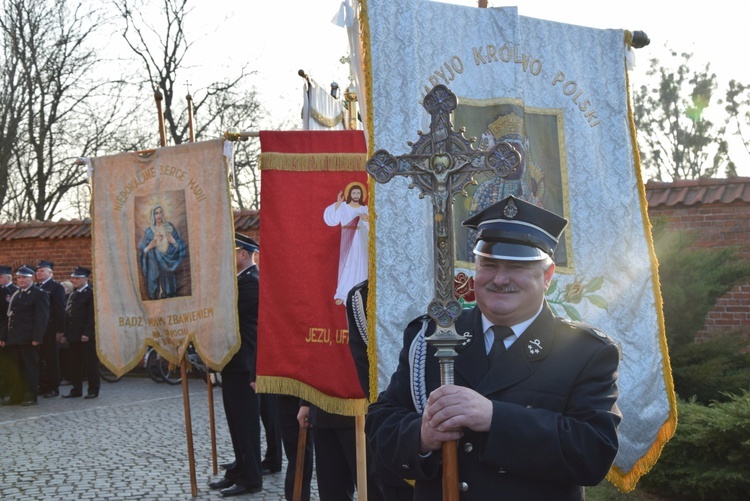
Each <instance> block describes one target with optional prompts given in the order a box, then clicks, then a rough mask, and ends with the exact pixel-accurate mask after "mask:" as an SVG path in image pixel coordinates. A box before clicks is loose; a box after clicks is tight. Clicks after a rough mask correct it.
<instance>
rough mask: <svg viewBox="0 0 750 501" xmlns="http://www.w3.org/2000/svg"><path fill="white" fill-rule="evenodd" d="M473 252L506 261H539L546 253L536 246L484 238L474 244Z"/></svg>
mask: <svg viewBox="0 0 750 501" xmlns="http://www.w3.org/2000/svg"><path fill="white" fill-rule="evenodd" d="M474 254H476V255H477V256H484V257H491V258H493V259H505V260H507V261H540V260H542V259H544V258H546V257H547V254H546V253H545V252H544V251H543V250H542V249H539V248H538V247H531V246H529V245H520V244H511V243H507V242H486V241H484V240H480V241H479V242H477V244H476V245H475V246H474Z"/></svg>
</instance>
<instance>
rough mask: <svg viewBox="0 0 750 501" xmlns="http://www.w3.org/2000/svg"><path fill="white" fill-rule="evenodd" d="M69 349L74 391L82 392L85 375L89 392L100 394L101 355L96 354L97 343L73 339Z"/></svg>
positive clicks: (71, 382)
mask: <svg viewBox="0 0 750 501" xmlns="http://www.w3.org/2000/svg"><path fill="white" fill-rule="evenodd" d="M68 350H69V353H68V355H69V356H70V377H71V379H70V384H71V386H72V391H74V392H78V393H82V389H83V377H84V376H86V384H87V386H88V388H87V389H86V391H87V393H94V394H96V395H98V394H99V386H100V385H101V379H100V377H99V357H98V356H97V354H96V343H95V342H94V341H86V342H81V341H77V342H76V341H71V342H70V347H69V348H68Z"/></svg>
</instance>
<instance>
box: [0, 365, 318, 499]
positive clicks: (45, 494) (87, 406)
mask: <svg viewBox="0 0 750 501" xmlns="http://www.w3.org/2000/svg"><path fill="white" fill-rule="evenodd" d="M69 389H70V387H69V386H67V387H62V391H63V392H65V393H67V392H68V391H69ZM84 391H85V384H84ZM213 395H214V416H215V422H216V447H217V455H218V463H219V464H221V463H223V462H226V461H228V460H231V459H232V457H233V454H232V447H231V442H230V438H229V432H228V430H227V426H226V419H225V417H224V410H223V406H222V400H221V390H220V389H219V388H215V389H214V391H213ZM189 399H190V409H191V419H192V430H193V446H194V450H195V471H196V483H197V496H195V497H193V496H192V492H191V482H190V466H189V461H188V452H187V450H188V446H187V436H186V433H185V417H184V406H183V398H182V386H180V385H177V386H170V385H167V384H164V383H161V384H159V383H155V382H153V381H152V380H150V379H148V378H140V377H125V378H123V379H122V380H120V381H119V382H117V383H106V382H102V388H101V392H100V394H99V398H97V399H90V400H84V399H82V398H74V399H63V398H59V397H58V398H41V397H40V398H39V405H37V406H32V407H20V406H10V407H0V499H2V500H4V501H8V500H24V501H28V500H50V501H59V500H66V501H67V500H80V499H88V500H97V501H98V500H131V499H139V500H141V499H144V500H160V501H161V500H190V499H197V500H216V499H224V498H222V497H221V495H220V494H219V492H218V491H212V490H211V489H209V488H208V485H207V484H208V482H210V481H212V480H215V479H218V478H220V476H221V470H219V476H214V475H213V460H212V456H211V432H210V421H209V410H208V391H207V385H206V384H204V383H203V382H202V381H201V380H200V379H193V378H190V380H189ZM285 471H286V460H285V461H284V465H283V467H282V471H281V472H280V473H276V474H274V475H269V476H265V477H263V480H264V485H263V487H264V489H263V492H262V493H259V494H252V495H246V496H238V497H236V498H227V499H259V500H260V499H262V500H283V499H284V472H285ZM314 482H315V480H314V478H313V486H312V490H313V492H314V494H313V499H314V500H319V497H318V496H317V493H315V491H316V490H317V489H316V485H315V483H314Z"/></svg>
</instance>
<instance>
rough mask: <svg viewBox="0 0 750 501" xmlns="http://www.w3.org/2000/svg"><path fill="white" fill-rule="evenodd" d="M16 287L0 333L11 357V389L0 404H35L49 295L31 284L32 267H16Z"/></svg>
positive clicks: (2, 345)
mask: <svg viewBox="0 0 750 501" xmlns="http://www.w3.org/2000/svg"><path fill="white" fill-rule="evenodd" d="M16 284H17V286H18V290H17V291H16V292H15V293H13V295H12V296H11V298H10V302H9V305H8V328H7V330H4V331H3V332H2V333H0V336H1V337H0V347H4V348H6V349H7V350H8V353H9V355H10V358H11V360H12V371H13V375H12V376H11V379H12V383H11V385H12V389H11V394H10V398H8V399H7V400H5V401H3V405H17V404H21V405H24V406H26V405H36V404H37V394H38V391H39V348H40V346H41V344H42V340H43V339H44V331H45V329H46V328H47V322H48V321H49V295H48V294H47V293H46V292H44V291H43V290H42V289H40V288H39V287H36V286H35V285H34V270H33V269H32V268H31V267H30V266H27V265H23V266H21V267H19V268H18V270H16Z"/></svg>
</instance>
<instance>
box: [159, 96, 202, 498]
mask: <svg viewBox="0 0 750 501" xmlns="http://www.w3.org/2000/svg"><path fill="white" fill-rule="evenodd" d="M163 98H164V97H163V96H162V94H161V92H159V90H158V89H157V90H156V91H155V92H154V99H155V100H156V111H157V114H158V117H159V145H160V146H161V147H162V148H163V147H165V146H166V145H167V133H166V130H165V129H164V112H163V111H162V108H161V101H162V99H163ZM180 375H181V377H182V405H183V407H184V410H185V435H186V436H187V448H188V462H189V464H190V492H191V493H192V494H193V497H196V496H197V495H198V481H197V479H196V474H195V450H193V422H192V419H191V417H190V393H189V392H188V378H187V360H186V359H185V354H184V353H183V355H182V357H181V358H180Z"/></svg>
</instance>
